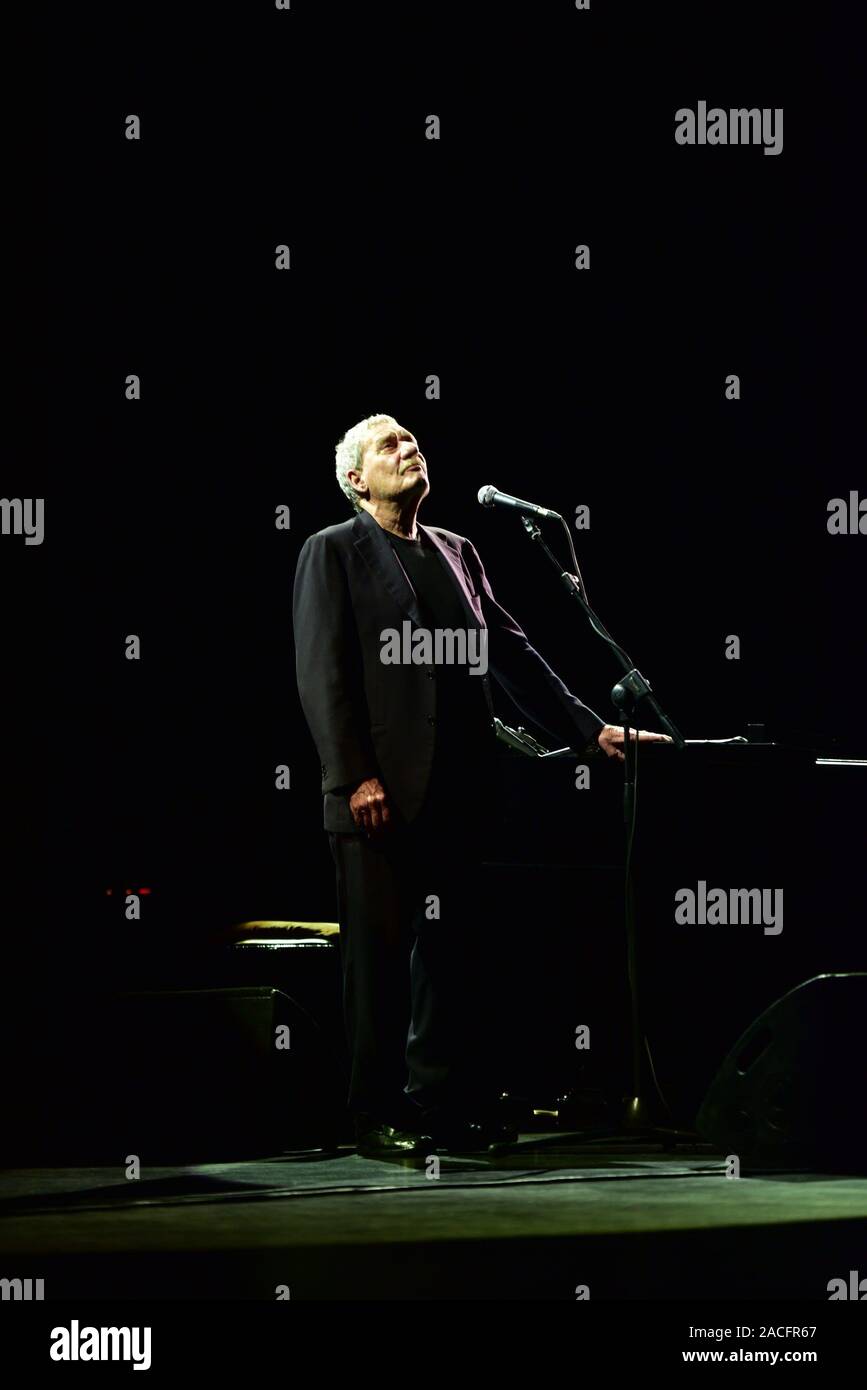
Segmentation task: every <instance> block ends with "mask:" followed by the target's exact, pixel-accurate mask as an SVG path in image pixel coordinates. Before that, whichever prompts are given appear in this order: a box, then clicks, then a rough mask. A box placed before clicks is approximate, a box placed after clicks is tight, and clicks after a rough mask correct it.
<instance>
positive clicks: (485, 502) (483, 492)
mask: <svg viewBox="0 0 867 1390" xmlns="http://www.w3.org/2000/svg"><path fill="white" fill-rule="evenodd" d="M496 491H497V489H496V488H495V487H494V486H493V485H492V484H491V483H486V484H485V486H484V487H480V488H479V499H478V500H479V501H480V502H481V504H482V506H483V507H491V506H493V504H494V495H495V493H496Z"/></svg>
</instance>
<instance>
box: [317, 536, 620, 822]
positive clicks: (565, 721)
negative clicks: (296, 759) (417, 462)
mask: <svg viewBox="0 0 867 1390" xmlns="http://www.w3.org/2000/svg"><path fill="white" fill-rule="evenodd" d="M419 529H420V530H421V531H423V532H424V534H425V535H426V536H427V537H429V539H430V541H431V542H432V544H433V545H435V546H436V547H437V549H438V550H439V552H440V555H441V557H442V559H443V561H444V562H445V564H446V566H447V568H448V570H449V571H450V572H451V574H452V577H453V578H454V582H455V584H456V586H457V590H458V594H459V597H460V600H461V603H462V606H463V608H464V611H465V613H466V619H467V627H468V629H469V628H471V627H476V628H485V627H487V630H488V635H487V656H488V674H487V675H484V676H471V677H469V679H470V680H471V681H472V680H478V681H479V684H480V686H482V692H481V694H480V698H484V699H485V700H486V701H487V703H488V707H489V710H490V712H491V715H493V703H492V698H491V683H490V677H491V675H493V677H494V678H495V680H497V681H498V682H499V684H500V685H502V686H503V688H504V689H505V690H507V691H508V693H509V694H510V695H511V697H512V698H513V699H514V701H515V703H516V704H517V705H518V706H519V708H520V709H522V710H523V711H524V713H525V714H526V715H527V717H528V718H529V719H530V720H532V721H533V722H534V723H535V724H537V725H539V726H540V727H541V728H542V729H544V730H546V731H547V733H548V734H549V735H550V736H551V737H553V738H554V739H555V740H559V741H561V742H562V744H563V745H564V746H565V745H567V744H568V745H569V746H574V747H576V748H584V747H585V746H586V745H587V744H589V743H591V741H592V740H594V739H595V738H596V736H597V735H598V733H599V730H600V729H601V728H602V727H603V725H604V723H605V721H604V720H603V719H600V718H599V716H598V715H597V714H594V712H593V711H592V710H590V709H588V708H587V706H586V705H584V704H582V703H581V701H580V700H578V699H576V697H575V696H574V695H572V694H571V693H570V692H569V690H567V688H566V686H565V685H564V684H563V682H562V681H561V680H560V678H559V676H557V675H556V674H555V672H554V671H552V670H551V667H550V666H549V665H548V664H547V662H545V661H544V660H543V659H542V657H541V656H540V655H539V653H538V652H537V651H535V650H534V648H533V647H532V646H531V645H530V643H529V642H528V640H527V638H526V636H525V635H524V633H523V631H522V629H521V628H520V626H519V625H518V623H517V622H516V621H515V619H514V618H513V617H511V615H510V614H509V613H507V612H506V610H505V609H504V608H502V607H501V606H500V604H499V603H497V600H496V599H495V598H494V595H493V593H492V592H491V586H490V584H489V583H488V580H487V576H486V575H485V571H484V568H483V567H482V562H481V560H480V559H479V556H478V553H477V551H476V549H475V547H474V546H473V544H472V542H471V541H468V540H467V539H466V537H465V536H458V535H455V533H454V532H453V531H444V530H443V529H442V527H439V526H421V525H420V524H419ZM407 618H409V619H410V620H411V621H412V622H413V624H414V625H417V626H419V627H420V626H423V620H422V617H421V614H420V611H419V608H418V604H417V600H416V595H415V591H414V590H413V588H412V586H411V584H410V582H409V579H408V578H407V576H406V572H405V571H404V568H403V566H402V565H401V563H400V561H399V560H398V558H397V556H396V554H395V552H394V550H393V549H392V547H391V545H390V544H389V542H388V536H387V533H386V532H385V531H384V530H383V529H382V527H381V526H380V525H379V523H378V522H377V521H375V520H374V518H373V517H372V516H371V515H370V513H369V512H367V511H360V512H358V513H357V514H356V515H355V516H354V517H353V518H352V519H351V520H349V521H344V522H340V523H339V524H338V525H336V526H328V527H326V528H325V529H324V530H322V531H317V533H316V534H315V535H313V536H310V537H308V539H307V540H306V541H305V542H304V545H303V547H302V550H301V554H300V555H299V557H298V566H297V569H296V573H295V589H294V597H293V621H294V627H295V654H296V663H295V668H296V674H297V677H298V691H299V694H300V696H301V704H302V707H303V710H304V714H305V717H306V719H307V723H308V725H309V726H310V732H311V733H312V735H313V740H314V742H315V744H316V747H317V749H318V751H319V759H320V765H321V769H322V792H323V797H324V819H325V828H326V830H344V831H347V830H348V831H352V830H354V829H355V823H354V821H353V820H352V816H351V813H350V811H349V802H348V797H349V795H350V794H351V792H352V791H353V790H354V789H355V787H356V786H357V785H358V783H359V782H361V781H363V780H364V779H365V778H367V777H379V778H380V780H381V781H382V783H383V785H384V787H385V788H386V790H387V791H388V794H389V796H390V798H391V800H392V801H393V803H394V806H395V807H396V809H397V811H398V812H399V813H400V814H401V815H402V816H403V817H404V818H405V819H406V820H407V821H411V820H413V819H414V817H415V816H416V815H417V814H418V812H419V810H420V809H421V806H422V804H423V802H424V798H425V792H426V789H427V785H428V777H429V773H430V769H431V764H432V761H433V753H434V743H435V738H436V705H437V701H436V672H435V668H433V667H431V666H423V665H415V664H395V665H387V664H384V663H383V662H382V661H381V660H380V652H381V649H382V632H383V630H384V629H386V628H396V629H397V630H398V632H400V631H401V630H402V626H401V625H402V624H403V622H405V621H406V619H407Z"/></svg>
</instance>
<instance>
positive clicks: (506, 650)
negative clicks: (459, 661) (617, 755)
mask: <svg viewBox="0 0 867 1390" xmlns="http://www.w3.org/2000/svg"><path fill="white" fill-rule="evenodd" d="M465 557H466V559H467V563H468V567H469V569H470V572H471V574H472V575H473V578H474V580H475V582H476V583H477V585H478V591H479V596H480V598H481V603H482V614H483V616H484V619H485V622H486V624H487V627H488V665H489V667H490V670H491V672H492V674H493V676H494V678H495V680H496V681H497V682H498V683H499V684H500V685H501V686H502V687H503V689H504V690H505V691H506V692H507V694H509V695H510V696H511V698H512V699H513V700H514V702H515V704H516V705H517V706H518V708H519V709H520V710H522V711H523V713H524V714H525V715H526V716H527V718H528V719H531V720H533V722H534V723H535V724H538V725H539V727H540V728H542V729H545V730H546V731H547V733H548V734H549V735H550V736H551V737H552V738H554V739H558V740H560V739H562V740H563V741H564V743H566V744H568V745H569V746H570V747H574V748H577V749H580V750H583V749H585V748H587V747H590V748H591V749H595V744H596V739H597V738H598V736H599V733H600V731H601V730H602V729H603V728H604V727H605V720H604V719H600V717H599V715H598V714H596V713H595V712H594V711H593V710H592V709H589V708H588V707H587V705H584V704H582V703H581V701H580V700H579V699H578V698H577V697H576V696H575V695H573V694H572V693H571V691H570V690H569V689H568V688H567V687H566V686H565V685H564V684H563V682H562V681H561V679H560V677H559V676H558V675H557V674H556V672H555V671H553V670H552V669H551V667H550V666H549V665H548V663H547V661H545V660H544V659H543V657H541V656H540V655H539V653H538V652H537V651H536V649H535V647H532V646H531V645H530V643H529V641H528V640H527V636H526V634H525V633H524V631H523V629H522V628H521V626H520V624H519V623H517V622H516V621H515V619H514V618H513V617H512V615H511V613H507V612H506V610H505V608H503V607H502V605H501V604H499V603H498V602H497V600H496V599H495V598H494V595H493V591H492V589H491V586H490V584H489V582H488V577H487V575H486V574H485V570H484V566H483V565H482V562H481V559H480V558H479V554H478V551H477V550H476V548H475V546H474V545H473V544H472V542H470V541H467V542H466V551H465Z"/></svg>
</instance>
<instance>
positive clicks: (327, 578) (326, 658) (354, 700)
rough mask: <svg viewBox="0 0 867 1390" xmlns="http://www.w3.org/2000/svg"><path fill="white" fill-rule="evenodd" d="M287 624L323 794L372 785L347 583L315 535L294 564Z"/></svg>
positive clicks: (325, 542)
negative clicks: (290, 619)
mask: <svg viewBox="0 0 867 1390" xmlns="http://www.w3.org/2000/svg"><path fill="white" fill-rule="evenodd" d="M292 617H293V624H294V629H295V674H296V677H297V680H298V694H299V696H300V698H301V707H302V709H303V710H304V716H305V718H306V720H307V723H308V725H309V728H310V732H311V734H312V735H313V741H314V743H315V744H316V748H317V751H318V753H319V761H320V767H321V772H322V791H323V794H324V793H325V792H332V791H339V790H343V789H344V788H348V787H354V786H357V785H358V783H359V782H363V781H364V780H365V778H367V777H378V776H379V775H380V774H379V769H378V767H377V762H376V757H375V755H374V751H373V745H372V742H371V738H370V732H369V721H368V719H367V704H366V701H365V698H364V686H363V681H362V672H361V653H360V649H359V643H358V634H357V630H356V626H355V622H354V619H353V615H352V608H351V604H350V600H349V589H348V586H347V582H346V575H345V573H344V570H343V566H342V565H341V563H340V557H339V555H338V554H337V552H336V551H335V549H334V547H333V546H332V545H331V544H330V543H329V541H328V539H327V537H326V536H324V535H322V534H319V535H314V536H309V537H308V539H307V540H306V541H305V542H304V545H303V546H302V549H301V554H300V555H299V556H298V564H297V567H296V570H295V587H294V592H293V599H292Z"/></svg>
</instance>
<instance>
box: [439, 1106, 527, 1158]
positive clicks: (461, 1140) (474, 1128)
mask: <svg viewBox="0 0 867 1390" xmlns="http://www.w3.org/2000/svg"><path fill="white" fill-rule="evenodd" d="M424 1125H425V1129H429V1130H430V1132H431V1134H432V1135H433V1137H434V1141H435V1143H436V1146H437V1148H438V1149H447V1150H448V1152H449V1153H484V1152H486V1151H487V1150H488V1149H490V1148H492V1147H494V1146H495V1145H499V1144H515V1143H517V1140H518V1131H517V1129H515V1127H514V1125H511V1124H509V1123H508V1122H507V1121H504V1120H495V1119H491V1118H490V1117H478V1118H471V1117H469V1116H465V1115H453V1114H441V1115H436V1114H428V1115H426V1116H425V1120H424Z"/></svg>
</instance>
